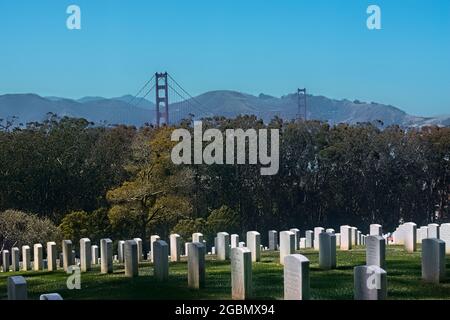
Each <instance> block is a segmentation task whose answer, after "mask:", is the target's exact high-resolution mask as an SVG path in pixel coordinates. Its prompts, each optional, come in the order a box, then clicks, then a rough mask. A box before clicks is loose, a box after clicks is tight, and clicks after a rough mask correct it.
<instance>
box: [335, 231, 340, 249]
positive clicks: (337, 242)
mask: <svg viewBox="0 0 450 320" xmlns="http://www.w3.org/2000/svg"><path fill="white" fill-rule="evenodd" d="M335 234H336V247H338V248H340V247H341V234H340V233H335Z"/></svg>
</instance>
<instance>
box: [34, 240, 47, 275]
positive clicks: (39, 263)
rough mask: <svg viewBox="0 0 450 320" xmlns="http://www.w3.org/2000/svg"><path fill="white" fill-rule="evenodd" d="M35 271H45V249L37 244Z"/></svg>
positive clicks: (35, 248)
mask: <svg viewBox="0 0 450 320" xmlns="http://www.w3.org/2000/svg"><path fill="white" fill-rule="evenodd" d="M33 260H34V271H42V270H44V249H43V247H42V244H40V243H37V244H35V245H34V255H33Z"/></svg>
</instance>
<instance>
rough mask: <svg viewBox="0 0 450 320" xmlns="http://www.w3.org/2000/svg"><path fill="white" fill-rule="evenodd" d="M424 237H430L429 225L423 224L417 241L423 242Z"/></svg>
mask: <svg viewBox="0 0 450 320" xmlns="http://www.w3.org/2000/svg"><path fill="white" fill-rule="evenodd" d="M423 239H428V227H425V226H422V227H420V228H419V230H417V239H416V243H417V244H421V243H422V240H423Z"/></svg>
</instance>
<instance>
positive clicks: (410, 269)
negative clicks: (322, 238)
mask: <svg viewBox="0 0 450 320" xmlns="http://www.w3.org/2000/svg"><path fill="white" fill-rule="evenodd" d="M300 253H301V254H304V255H305V256H306V257H308V258H309V259H310V261H311V265H310V268H311V270H310V277H311V296H312V299H318V300H329V299H331V300H344V299H353V267H354V266H357V265H363V264H365V249H364V248H357V249H355V250H353V251H350V252H341V251H338V253H337V264H338V268H337V269H336V270H331V271H321V270H319V269H318V253H317V252H314V251H312V250H302V251H300ZM386 259H387V268H386V271H387V273H388V298H389V299H450V259H449V257H447V261H446V264H447V270H448V271H447V279H448V280H446V281H445V282H443V283H441V284H439V285H433V284H427V283H424V282H423V281H422V280H421V258H420V251H419V252H416V253H414V254H407V253H405V251H404V250H403V248H402V247H394V246H389V247H388V248H387V252H386ZM278 260H279V256H278V252H267V251H266V252H262V259H261V262H259V263H254V264H253V288H254V296H255V299H268V300H271V299H282V298H283V267H282V266H281V265H279V264H278ZM139 272H140V274H139V277H137V278H133V279H132V278H126V277H125V276H124V269H123V265H120V264H116V265H114V273H113V274H109V275H102V274H100V270H99V267H98V266H97V267H95V268H94V269H93V270H92V271H91V272H88V273H83V274H82V276H81V290H68V289H67V286H66V281H67V277H68V275H66V274H65V273H64V272H63V271H61V270H59V271H57V272H53V273H49V272H19V273H15V275H23V276H24V277H25V278H26V280H27V283H28V292H29V298H30V299H38V298H39V295H40V294H42V293H52V292H58V293H60V294H61V295H62V296H63V298H64V299H139V300H142V299H156V300H158V299H169V300H178V299H187V300H196V299H214V300H223V299H230V297H231V276H230V263H229V262H219V261H216V260H215V256H208V257H207V267H206V287H205V289H202V290H191V289H189V288H188V287H187V263H186V261H182V262H179V263H171V264H170V271H169V273H170V275H169V281H168V282H166V283H158V282H156V281H155V280H154V278H153V268H152V266H151V264H149V263H141V265H140V270H139ZM11 275H14V273H12V272H10V273H0V300H1V299H6V298H7V289H6V282H7V278H8V276H11Z"/></svg>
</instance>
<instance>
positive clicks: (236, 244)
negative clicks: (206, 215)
mask: <svg viewBox="0 0 450 320" xmlns="http://www.w3.org/2000/svg"><path fill="white" fill-rule="evenodd" d="M230 239H231V248H238V247H239V235H237V234H232V235H231V236H230Z"/></svg>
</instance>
